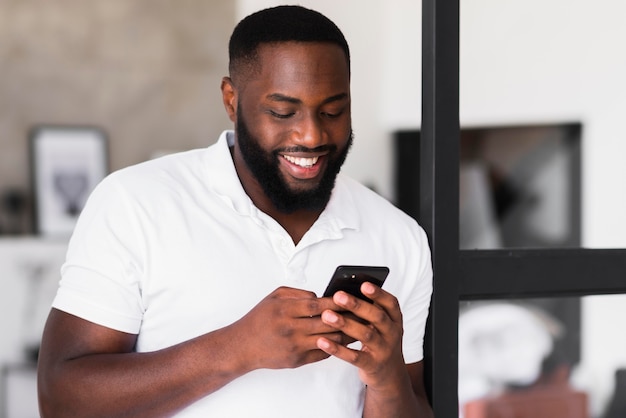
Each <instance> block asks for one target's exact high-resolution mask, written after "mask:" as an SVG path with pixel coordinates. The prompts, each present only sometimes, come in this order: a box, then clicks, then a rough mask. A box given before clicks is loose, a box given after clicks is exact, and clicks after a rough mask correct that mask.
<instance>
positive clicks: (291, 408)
mask: <svg viewBox="0 0 626 418" xmlns="http://www.w3.org/2000/svg"><path fill="white" fill-rule="evenodd" d="M232 141H233V133H232V131H227V132H224V133H223V134H222V135H221V137H220V139H219V140H218V142H217V143H216V144H215V145H213V146H210V147H208V148H206V149H201V150H193V151H188V152H184V153H179V154H174V155H170V156H166V157H162V158H159V159H156V160H152V161H148V162H145V163H142V164H139V165H136V166H132V167H129V168H126V169H123V170H120V171H118V172H115V173H113V174H111V175H110V176H108V177H107V178H106V179H105V180H104V181H103V182H102V183H101V184H100V185H98V187H97V188H96V190H95V191H94V192H93V194H92V195H91V197H90V198H89V201H88V202H87V205H86V207H85V209H84V210H83V212H82V213H81V216H80V219H79V221H78V223H77V226H76V229H75V231H74V234H73V236H72V239H71V241H70V245H69V250H68V255H67V260H66V263H65V264H64V265H63V267H62V279H61V283H60V287H59V290H58V293H57V296H56V298H55V301H54V303H53V306H54V307H55V308H57V309H60V310H62V311H66V312H68V313H71V314H73V315H76V316H79V317H81V318H84V319H86V320H88V321H91V322H94V323H97V324H100V325H103V326H106V327H109V328H113V329H116V330H119V331H123V332H127V333H132V334H138V341H137V351H139V352H146V351H155V350H159V349H162V348H165V347H169V346H172V345H174V344H177V343H179V342H182V341H186V340H189V339H191V338H194V337H196V336H199V335H201V334H204V333H207V332H210V331H212V330H215V329H219V328H222V327H224V326H226V325H229V324H231V323H233V322H235V321H236V320H238V319H240V318H241V317H242V316H243V315H245V314H246V313H247V312H248V311H249V310H250V309H251V308H252V307H254V306H255V305H256V304H257V303H258V302H259V301H260V300H261V299H263V298H264V297H265V296H267V295H268V294H269V293H271V292H272V291H273V290H274V289H276V288H277V287H279V286H290V287H296V288H301V289H306V290H310V291H313V292H315V293H316V294H318V295H320V296H321V294H322V292H323V291H324V289H325V287H326V285H327V284H328V280H329V278H330V277H331V275H332V273H333V271H334V269H335V267H336V266H338V265H340V264H354V265H385V266H388V267H389V269H390V274H389V277H388V278H387V281H386V283H385V285H384V288H385V289H386V290H387V291H389V292H391V293H392V294H394V295H395V296H396V297H397V298H398V299H399V302H400V305H401V308H402V312H403V317H404V322H405V324H404V328H405V334H404V339H403V352H404V356H405V361H406V362H407V363H413V362H416V361H419V360H421V359H422V356H423V351H422V345H423V336H424V325H425V321H426V317H427V314H428V306H429V302H430V295H431V290H432V283H431V282H432V271H431V264H430V253H429V249H428V243H427V240H426V237H425V234H424V232H423V231H422V229H421V228H420V227H419V226H418V225H417V223H416V222H415V221H414V220H413V219H412V218H410V217H409V216H407V215H406V214H404V213H402V212H401V211H400V210H398V209H397V208H395V207H394V206H393V205H391V204H390V203H388V202H387V201H386V200H384V199H383V198H381V197H380V196H378V195H376V194H375V193H374V192H372V191H370V190H369V189H367V188H366V187H364V186H362V185H360V184H358V183H356V182H355V181H353V180H351V179H349V178H347V177H345V176H342V175H339V176H338V178H337V182H336V186H335V189H334V190H333V194H332V197H331V200H330V202H329V203H328V205H327V207H326V209H325V210H324V211H323V213H322V214H321V215H320V217H319V219H318V220H317V221H316V222H315V224H314V225H313V227H312V228H311V229H310V230H309V231H308V232H307V233H306V234H305V235H304V237H303V238H302V239H301V241H300V242H299V243H298V245H294V244H293V241H292V240H291V238H290V236H289V235H288V234H287V232H286V231H285V230H284V229H283V228H282V227H281V226H280V225H279V224H278V223H277V222H276V221H274V219H272V218H271V217H269V216H267V215H266V214H265V213H263V212H261V211H259V210H258V209H257V208H256V207H255V206H254V205H253V203H252V201H251V200H250V198H249V197H248V196H247V195H246V193H245V192H244V190H243V188H242V186H241V183H240V182H239V178H238V177H237V174H236V171H235V168H234V164H233V161H232V158H231V155H230V152H229V149H228V143H229V142H230V143H232ZM268 349H271V347H268ZM207 361H211V353H207ZM364 390H365V388H364V386H363V384H362V383H361V382H360V380H359V378H358V374H357V370H356V368H354V367H353V366H351V365H349V364H347V363H345V362H343V361H341V360H338V359H335V358H329V359H326V360H323V361H320V362H317V363H314V364H309V365H306V366H303V367H300V368H297V369H288V370H256V371H254V372H252V373H248V374H247V375H244V376H242V377H240V378H238V379H236V380H235V381H233V382H231V383H229V384H228V385H226V386H225V387H223V388H222V389H220V390H219V391H217V392H215V393H213V394H211V395H209V396H207V397H205V398H204V399H201V400H200V401H198V402H196V403H195V404H194V405H192V406H190V407H189V408H187V409H185V410H184V411H183V412H182V413H180V414H179V416H181V417H186V416H218V417H273V418H274V417H309V416H310V417H320V416H326V417H342V418H344V417H360V416H361V413H362V408H363V396H364Z"/></svg>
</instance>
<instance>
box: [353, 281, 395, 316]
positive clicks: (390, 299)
mask: <svg viewBox="0 0 626 418" xmlns="http://www.w3.org/2000/svg"><path fill="white" fill-rule="evenodd" d="M361 293H363V294H364V295H365V296H367V297H368V298H370V299H371V300H373V301H374V303H375V304H377V305H380V306H381V307H382V308H383V309H385V311H386V312H387V313H388V314H389V316H390V317H391V320H392V321H394V322H402V312H401V310H400V304H399V303H398V299H397V298H396V297H395V296H393V295H392V294H391V293H389V292H387V291H385V290H383V289H381V288H380V287H378V286H376V285H374V284H372V283H370V282H365V283H363V284H362V285H361Z"/></svg>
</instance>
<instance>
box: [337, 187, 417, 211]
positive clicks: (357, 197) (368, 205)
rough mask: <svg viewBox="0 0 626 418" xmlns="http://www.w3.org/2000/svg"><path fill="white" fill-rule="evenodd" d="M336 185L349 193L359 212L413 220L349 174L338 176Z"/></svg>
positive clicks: (340, 189) (341, 191) (342, 191)
mask: <svg viewBox="0 0 626 418" xmlns="http://www.w3.org/2000/svg"><path fill="white" fill-rule="evenodd" d="M337 186H338V191H339V192H340V193H349V194H350V197H351V199H352V200H353V204H354V205H355V206H356V207H357V208H358V209H359V211H360V212H361V213H365V214H371V215H374V216H384V215H386V216H394V217H398V218H400V219H403V220H405V221H409V222H410V221H414V220H413V218H411V217H410V216H409V215H407V214H406V213H405V212H403V211H402V210H400V209H399V208H398V207H397V206H395V205H394V204H393V203H392V202H391V201H389V200H388V199H387V198H385V197H383V196H381V195H380V194H379V193H378V192H376V191H375V190H373V189H371V188H370V187H368V186H366V185H364V184H363V183H360V182H359V181H357V180H355V179H353V178H351V177H349V176H346V175H340V176H338V177H337Z"/></svg>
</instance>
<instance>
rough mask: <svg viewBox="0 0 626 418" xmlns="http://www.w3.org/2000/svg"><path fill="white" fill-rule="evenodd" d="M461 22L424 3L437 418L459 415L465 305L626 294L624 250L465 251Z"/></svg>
mask: <svg viewBox="0 0 626 418" xmlns="http://www.w3.org/2000/svg"><path fill="white" fill-rule="evenodd" d="M459 20H460V15H459V0H423V2H422V126H421V139H420V152H419V154H420V155H419V157H420V174H419V177H420V184H419V190H420V210H419V220H420V223H421V224H422V226H423V227H424V229H425V230H426V232H427V234H428V236H429V240H430V245H431V251H432V261H433V270H434V292H433V299H432V304H431V312H430V317H429V321H428V325H427V332H426V341H425V365H426V386H427V390H428V393H429V396H430V400H431V403H432V405H433V409H434V412H435V416H437V417H458V389H457V386H458V314H459V302H460V301H462V300H471V299H497V298H523V297H556V296H585V295H597V294H615V293H626V279H625V272H626V250H624V249H606V250H604V249H598V250H592V249H583V248H581V249H554V250H551V249H541V250H531V249H510V250H459V238H458V237H459V134H460V126H459V24H460V21H459Z"/></svg>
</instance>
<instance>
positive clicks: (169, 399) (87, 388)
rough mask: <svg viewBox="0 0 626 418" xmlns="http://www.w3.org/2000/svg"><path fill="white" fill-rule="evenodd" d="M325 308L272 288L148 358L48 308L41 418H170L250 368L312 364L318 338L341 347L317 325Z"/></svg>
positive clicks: (318, 355)
mask: <svg viewBox="0 0 626 418" xmlns="http://www.w3.org/2000/svg"><path fill="white" fill-rule="evenodd" d="M327 309H337V306H336V305H334V303H333V302H332V300H331V299H330V298H325V299H318V298H317V297H316V296H315V294H313V293H311V292H307V291H303V290H298V289H291V288H279V289H277V290H276V291H274V292H273V293H271V294H270V295H269V296H267V297H266V298H265V299H263V300H262V301H261V302H260V303H259V304H258V305H257V306H256V307H254V308H253V309H252V310H251V311H250V312H249V313H248V314H247V315H245V316H244V317H243V318H241V319H240V320H238V321H237V322H235V323H233V324H232V325H230V326H227V327H225V328H222V329H219V330H216V331H214V332H211V333H208V334H205V335H202V336H200V337H197V338H194V339H192V340H189V341H186V342H184V343H181V344H178V345H175V346H172V347H169V348H166V349H163V350H159V351H155V352H150V353H136V352H134V346H135V342H136V338H137V336H136V335H133V334H126V333H123V332H119V331H115V330H112V329H109V328H105V327H102V326H99V325H96V324H93V323H91V322H88V321H85V320H83V319H80V318H78V317H75V316H72V315H69V314H67V313H64V312H61V311H58V310H55V309H53V310H52V312H51V313H50V316H49V318H48V322H47V324H46V328H45V330H44V335H43V339H42V346H41V353H40V358H39V366H38V390H39V404H40V411H41V414H42V417H44V418H47V417H62V416H90V417H98V416H106V417H126V416H128V417H143V416H146V417H148V416H149V417H154V416H167V415H172V414H173V413H175V412H176V411H178V410H180V409H182V408H184V407H185V406H188V405H189V404H191V403H193V402H194V401H196V400H198V399H200V398H202V397H203V396H206V395H207V394H210V393H212V392H214V391H216V390H218V389H219V388H221V387H222V386H224V385H226V384H227V383H229V382H230V381H232V380H234V379H236V378H237V377H239V376H242V375H244V374H245V373H248V372H250V371H252V370H255V369H258V368H271V369H279V368H294V367H298V366H301V365H304V364H308V363H312V362H316V361H320V360H322V359H324V358H327V357H328V354H326V353H325V352H323V351H321V350H319V349H318V348H317V346H316V341H317V340H318V339H319V338H320V336H321V335H324V337H325V339H328V341H333V343H336V344H340V345H341V344H346V343H345V342H343V339H344V338H345V337H344V336H342V334H341V333H340V332H338V331H337V330H336V329H335V328H334V327H330V326H328V325H326V324H324V323H323V322H322V321H320V318H319V315H321V313H322V312H323V311H324V310H327ZM259 330H266V332H264V333H260V332H259ZM264 347H272V350H267V349H265V348H264Z"/></svg>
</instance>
